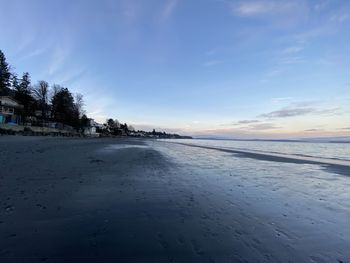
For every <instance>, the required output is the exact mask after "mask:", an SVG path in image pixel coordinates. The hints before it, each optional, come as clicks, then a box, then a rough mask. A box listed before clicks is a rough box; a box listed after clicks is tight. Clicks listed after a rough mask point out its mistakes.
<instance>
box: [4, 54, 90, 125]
mask: <svg viewBox="0 0 350 263" xmlns="http://www.w3.org/2000/svg"><path fill="white" fill-rule="evenodd" d="M0 96H9V97H12V98H13V99H15V100H16V101H18V102H19V103H20V104H21V105H22V106H23V108H22V109H19V110H18V112H17V114H18V115H20V116H21V118H20V122H21V124H25V123H31V124H35V125H39V126H40V125H44V124H45V122H47V121H51V122H57V123H60V124H63V125H69V126H71V127H73V128H75V129H79V128H81V127H84V125H86V122H87V120H88V118H87V117H86V115H85V112H84V100H83V95H81V94H73V93H72V92H71V91H70V90H69V89H68V88H66V87H62V86H60V85H57V84H53V85H49V83H48V82H47V81H45V80H40V81H38V82H37V83H36V84H34V85H33V84H32V83H31V79H30V75H29V73H28V72H24V73H23V74H22V75H21V76H20V77H18V75H17V74H16V73H15V72H13V71H12V68H11V66H10V65H9V64H8V63H7V61H6V57H5V54H4V53H3V52H2V51H1V50H0Z"/></svg>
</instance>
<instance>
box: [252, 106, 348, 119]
mask: <svg viewBox="0 0 350 263" xmlns="http://www.w3.org/2000/svg"><path fill="white" fill-rule="evenodd" d="M312 104H313V103H312V102H303V103H300V104H298V103H292V104H291V105H293V106H289V107H284V108H282V109H280V110H276V111H271V112H268V113H264V114H260V115H259V116H258V117H259V118H267V119H277V118H288V117H297V116H304V115H309V114H313V115H328V116H333V115H340V114H343V113H344V112H343V111H342V109H341V108H339V107H333V108H315V107H310V105H312Z"/></svg>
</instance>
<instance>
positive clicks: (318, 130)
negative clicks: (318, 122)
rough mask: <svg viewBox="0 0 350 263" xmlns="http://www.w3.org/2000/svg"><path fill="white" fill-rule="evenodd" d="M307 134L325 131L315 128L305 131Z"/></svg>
mask: <svg viewBox="0 0 350 263" xmlns="http://www.w3.org/2000/svg"><path fill="white" fill-rule="evenodd" d="M304 131H306V132H320V131H324V129H317V128H314V129H306V130H304Z"/></svg>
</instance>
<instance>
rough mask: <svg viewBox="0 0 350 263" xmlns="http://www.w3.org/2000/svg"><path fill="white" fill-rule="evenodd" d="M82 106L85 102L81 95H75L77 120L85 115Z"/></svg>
mask: <svg viewBox="0 0 350 263" xmlns="http://www.w3.org/2000/svg"><path fill="white" fill-rule="evenodd" d="M84 106H85V102H84V98H83V95H82V94H80V93H77V94H75V108H76V110H77V112H78V114H79V118H80V117H82V116H83V115H84V114H85V110H84Z"/></svg>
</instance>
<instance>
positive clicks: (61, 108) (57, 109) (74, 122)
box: [52, 88, 79, 128]
mask: <svg viewBox="0 0 350 263" xmlns="http://www.w3.org/2000/svg"><path fill="white" fill-rule="evenodd" d="M52 111H53V116H54V119H55V120H56V121H58V122H61V123H64V124H67V125H71V126H73V127H75V128H77V127H78V126H79V112H78V111H77V110H76V106H75V104H74V99H73V96H72V93H71V92H70V91H69V90H68V89H67V88H63V89H61V90H59V91H58V92H57V93H56V94H55V95H54V96H53V98H52Z"/></svg>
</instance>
